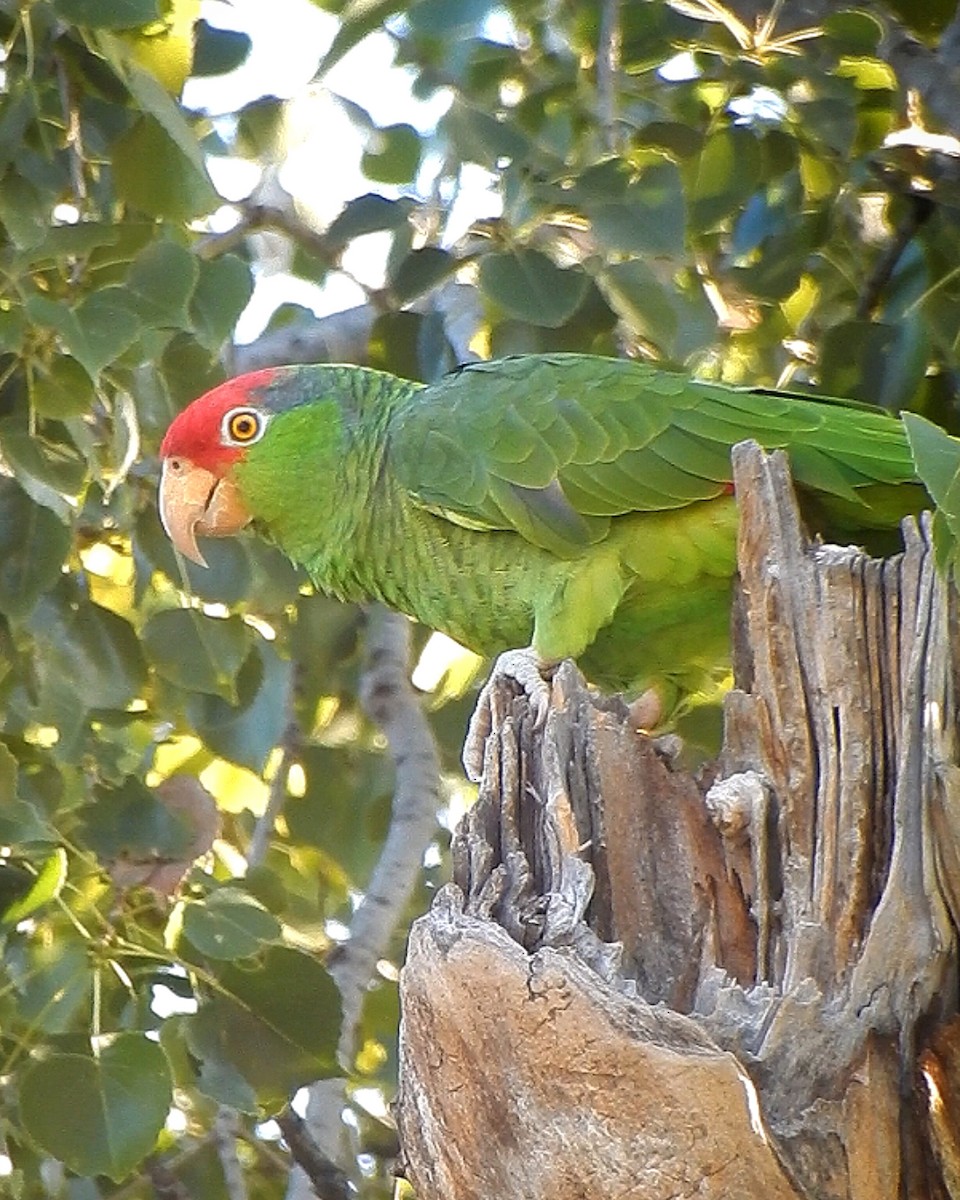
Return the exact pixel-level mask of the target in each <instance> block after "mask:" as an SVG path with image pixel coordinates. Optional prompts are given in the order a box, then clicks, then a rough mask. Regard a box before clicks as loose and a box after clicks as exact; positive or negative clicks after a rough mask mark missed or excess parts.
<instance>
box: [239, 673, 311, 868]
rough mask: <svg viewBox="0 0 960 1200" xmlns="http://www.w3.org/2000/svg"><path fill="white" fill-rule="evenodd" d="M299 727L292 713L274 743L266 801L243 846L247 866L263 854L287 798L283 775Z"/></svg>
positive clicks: (290, 699) (256, 863) (297, 742)
mask: <svg viewBox="0 0 960 1200" xmlns="http://www.w3.org/2000/svg"><path fill="white" fill-rule="evenodd" d="M293 694H294V684H293V683H291V685H290V695H289V697H288V700H287V711H288V713H289V712H291V711H292V708H293ZM300 740H301V738H300V726H299V725H298V724H297V722H296V721H295V720H294V718H293V717H292V716H290V717H289V719H288V721H287V726H286V728H285V729H284V731H283V737H281V739H280V742H279V744H278V747H277V748H278V749H279V751H280V757H279V759H278V761H277V767H276V770H275V771H274V773H273V778H272V779H271V780H270V790H269V792H268V793H267V804H266V807H265V808H264V810H263V812H262V813H261V814H260V816H259V817H258V818H257V823H256V825H255V826H254V830H253V833H252V835H251V837H250V844H249V846H248V847H247V866H248V867H258V866H260V864H261V863H262V862H263V860H264V858H265V857H266V853H267V848H268V846H269V845H270V835H271V834H272V833H273V828H274V826H275V825H276V823H277V817H279V815H280V813H281V812H282V811H283V806H284V804H285V803H286V799H287V774H288V772H289V770H290V765H291V762H292V760H293V758H294V757H295V755H296V752H297V747H298V746H299V745H300Z"/></svg>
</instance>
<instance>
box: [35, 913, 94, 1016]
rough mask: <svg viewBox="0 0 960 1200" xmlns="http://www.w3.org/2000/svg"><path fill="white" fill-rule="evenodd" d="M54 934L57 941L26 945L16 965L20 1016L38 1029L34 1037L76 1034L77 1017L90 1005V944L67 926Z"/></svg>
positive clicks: (37, 939)
mask: <svg viewBox="0 0 960 1200" xmlns="http://www.w3.org/2000/svg"><path fill="white" fill-rule="evenodd" d="M48 928H49V927H48ZM53 932H55V933H56V936H55V937H43V936H41V937H34V938H31V939H30V940H29V941H28V942H26V943H24V944H23V945H22V951H21V954H20V956H19V961H18V963H17V965H18V968H19V972H20V974H19V983H18V991H19V993H20V1005H19V1013H18V1015H19V1016H20V1018H21V1019H22V1020H23V1021H25V1022H29V1023H32V1024H33V1025H34V1026H35V1028H34V1030H33V1032H34V1033H40V1032H43V1033H46V1034H61V1033H66V1032H67V1031H68V1030H75V1029H76V1028H77V1026H76V1019H77V1015H78V1013H80V1012H82V1011H85V1010H88V1009H89V1004H90V993H91V989H92V982H93V965H92V963H91V961H90V947H89V944H88V942H87V941H86V939H85V938H83V937H81V936H80V935H79V934H78V933H77V932H76V931H75V930H74V929H73V928H72V927H70V926H67V925H65V924H61V925H59V926H56V927H54V929H53Z"/></svg>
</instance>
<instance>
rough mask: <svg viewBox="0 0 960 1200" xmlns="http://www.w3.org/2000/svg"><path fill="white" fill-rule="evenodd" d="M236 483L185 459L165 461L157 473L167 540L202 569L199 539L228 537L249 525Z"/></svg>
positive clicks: (202, 559) (247, 514) (173, 458)
mask: <svg viewBox="0 0 960 1200" xmlns="http://www.w3.org/2000/svg"><path fill="white" fill-rule="evenodd" d="M250 519H251V518H250V513H249V512H248V511H247V509H246V507H245V506H244V503H243V501H242V500H241V499H240V493H239V492H238V491H237V487H236V484H234V483H233V482H232V480H230V479H224V478H221V477H220V476H219V475H214V474H213V472H212V471H208V470H206V468H204V467H198V466H196V465H195V464H194V463H192V462H190V461H189V460H188V459H186V458H177V457H171V458H165V459H164V460H163V468H162V470H161V473H160V520H161V521H162V522H163V527H164V529H165V530H166V531H167V537H168V538H169V539H170V541H171V542H173V544H174V546H175V547H176V548H177V549H178V550H179V551H180V553H181V554H182V555H183V556H184V557H185V558H189V559H190V561H191V562H195V563H197V564H198V565H199V566H201V567H205V566H206V565H207V560H206V559H205V558H204V557H203V555H202V554H201V553H200V548H199V546H198V545H197V534H200V536H201V537H230V536H231V535H232V534H234V533H239V532H240V530H241V529H243V527H244V526H245V525H247V524H248V523H249V522H250Z"/></svg>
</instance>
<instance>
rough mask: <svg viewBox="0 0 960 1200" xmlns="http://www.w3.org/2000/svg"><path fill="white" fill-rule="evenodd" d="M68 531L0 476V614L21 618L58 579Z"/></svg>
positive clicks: (5, 478) (67, 544)
mask: <svg viewBox="0 0 960 1200" xmlns="http://www.w3.org/2000/svg"><path fill="white" fill-rule="evenodd" d="M69 549H70V530H69V529H68V528H67V526H66V525H64V524H63V522H62V521H59V520H58V519H57V517H56V516H55V515H54V514H53V513H52V512H51V511H50V509H48V508H42V507H41V506H40V505H39V504H35V503H34V502H33V501H32V500H31V499H30V498H29V496H28V495H27V494H26V492H25V491H24V490H23V488H22V487H21V486H20V485H19V483H17V482H16V481H15V480H13V479H10V478H8V477H3V476H0V613H4V614H5V615H6V616H8V617H14V618H18V619H19V618H22V617H25V616H26V615H27V613H29V612H30V610H31V609H32V608H33V606H34V605H35V604H36V602H37V600H38V598H39V597H40V596H41V595H42V594H43V593H44V592H45V591H47V590H49V589H50V588H52V587H53V586H54V584H56V582H57V581H58V580H59V578H60V568H61V566H62V565H63V560H64V559H65V558H66V556H67V552H68V551H69Z"/></svg>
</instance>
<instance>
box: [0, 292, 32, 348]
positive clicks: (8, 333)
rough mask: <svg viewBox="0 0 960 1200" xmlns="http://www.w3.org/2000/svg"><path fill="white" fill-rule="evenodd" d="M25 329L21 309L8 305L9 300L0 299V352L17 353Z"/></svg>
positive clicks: (25, 325)
mask: <svg viewBox="0 0 960 1200" xmlns="http://www.w3.org/2000/svg"><path fill="white" fill-rule="evenodd" d="M4 305H7V306H8V307H4ZM26 331H27V322H26V320H25V319H24V315H23V309H22V308H13V307H10V306H9V301H0V354H19V352H20V349H21V347H22V346H23V338H24V334H25V333H26Z"/></svg>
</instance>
